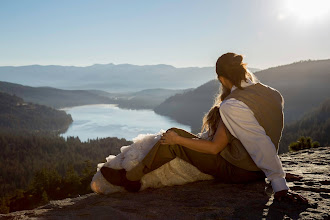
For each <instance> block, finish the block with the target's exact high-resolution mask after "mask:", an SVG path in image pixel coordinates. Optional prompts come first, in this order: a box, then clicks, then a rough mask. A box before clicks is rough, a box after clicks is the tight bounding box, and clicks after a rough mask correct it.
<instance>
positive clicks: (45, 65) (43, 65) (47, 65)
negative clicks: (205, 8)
mask: <svg viewBox="0 0 330 220" xmlns="http://www.w3.org/2000/svg"><path fill="white" fill-rule="evenodd" d="M326 60H330V58H325V59H316V60H314V59H307V60H297V61H293V62H291V63H284V64H280V65H278V66H270V67H267V68H265V69H262V68H258V67H255V66H252V67H251V66H250V65H248V66H247V68H254V69H259V70H267V69H270V68H274V67H280V66H286V65H291V64H295V63H299V62H310V61H326ZM96 65H114V66H120V65H132V66H140V67H142V66H161V65H164V66H171V67H174V68H210V67H214V66H183V67H178V66H173V65H170V64H165V63H159V64H132V63H118V64H116V63H112V62H110V63H94V64H91V65H87V66H79V65H58V64H28V65H12V66H0V67H28V66H42V67H49V66H60V67H81V68H85V67H91V66H96Z"/></svg>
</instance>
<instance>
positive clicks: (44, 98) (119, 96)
mask: <svg viewBox="0 0 330 220" xmlns="http://www.w3.org/2000/svg"><path fill="white" fill-rule="evenodd" d="M0 91H2V92H6V93H8V94H12V95H16V96H19V97H22V98H24V100H26V101H28V102H32V103H38V104H42V105H47V106H50V107H53V108H63V107H71V106H77V105H88V104H118V107H120V108H129V109H153V108H155V107H156V106H158V105H159V104H161V103H162V102H163V101H164V100H166V99H167V98H169V97H170V96H173V95H175V94H178V93H183V92H185V91H188V90H172V89H148V90H142V91H139V92H131V93H109V92H105V91H102V90H62V89H56V88H51V87H31V86H23V85H19V84H15V83H8V82H1V81H0Z"/></svg>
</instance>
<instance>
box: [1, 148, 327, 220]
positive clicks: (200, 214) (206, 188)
mask: <svg viewBox="0 0 330 220" xmlns="http://www.w3.org/2000/svg"><path fill="white" fill-rule="evenodd" d="M280 157H281V160H282V163H283V167H284V169H285V171H286V172H289V173H292V174H297V175H300V176H302V177H303V178H302V179H301V180H295V181H293V182H288V185H289V187H290V188H291V189H292V190H294V191H296V192H298V193H299V194H301V195H303V196H304V197H306V198H307V199H308V200H309V204H307V205H303V204H296V203H293V202H286V201H282V202H277V201H274V200H273V193H272V189H271V186H270V184H269V183H268V182H263V181H260V182H255V183H250V184H223V183H217V182H215V181H214V180H208V181H199V182H194V183H189V184H186V185H181V186H171V187H163V188H159V189H146V190H144V191H141V192H138V193H128V192H118V193H114V194H110V195H108V196H104V195H98V194H94V193H93V194H88V195H84V196H80V197H77V198H68V199H65V200H58V201H51V202H50V203H49V204H47V205H45V206H42V207H39V208H36V209H34V210H25V211H19V212H13V213H10V214H6V215H0V219H261V218H266V219H329V218H330V216H329V212H330V210H329V209H330V185H329V183H330V177H329V174H330V165H329V164H330V163H329V162H330V148H329V147H320V148H315V149H308V150H302V151H299V152H296V153H286V154H282V155H281V156H280Z"/></svg>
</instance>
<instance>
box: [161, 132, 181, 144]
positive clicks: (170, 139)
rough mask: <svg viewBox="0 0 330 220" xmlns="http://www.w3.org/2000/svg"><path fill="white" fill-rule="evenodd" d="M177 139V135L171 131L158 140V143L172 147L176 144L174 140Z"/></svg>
mask: <svg viewBox="0 0 330 220" xmlns="http://www.w3.org/2000/svg"><path fill="white" fill-rule="evenodd" d="M178 137H179V135H178V134H177V133H176V132H174V131H171V130H167V131H166V132H165V133H164V134H163V135H162V136H161V138H160V143H161V144H169V145H173V144H176V143H177V142H176V140H177V138H178Z"/></svg>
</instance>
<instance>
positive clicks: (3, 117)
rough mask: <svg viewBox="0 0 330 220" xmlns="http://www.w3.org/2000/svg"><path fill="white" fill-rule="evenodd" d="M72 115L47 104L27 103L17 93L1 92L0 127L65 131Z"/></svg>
mask: <svg viewBox="0 0 330 220" xmlns="http://www.w3.org/2000/svg"><path fill="white" fill-rule="evenodd" d="M71 123H72V117H71V115H68V114H66V112H64V111H59V110H56V109H53V108H50V107H47V106H43V105H38V104H33V103H26V102H24V100H23V99H22V98H20V97H17V96H16V95H10V94H7V93H3V92H0V128H1V129H13V130H18V129H21V130H25V129H26V130H30V131H55V132H56V133H60V132H65V131H66V130H67V128H68V127H69V125H70V124H71Z"/></svg>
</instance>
